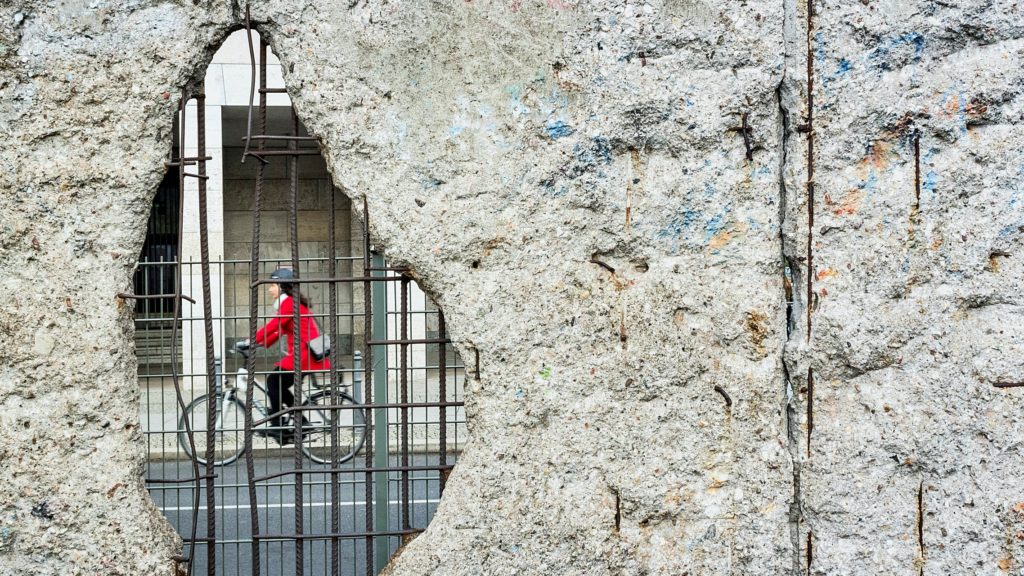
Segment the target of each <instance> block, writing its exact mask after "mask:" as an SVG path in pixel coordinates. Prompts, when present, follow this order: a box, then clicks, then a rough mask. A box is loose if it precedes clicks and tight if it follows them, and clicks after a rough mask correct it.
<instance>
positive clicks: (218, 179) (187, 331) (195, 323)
mask: <svg viewBox="0 0 1024 576" xmlns="http://www.w3.org/2000/svg"><path fill="white" fill-rule="evenodd" d="M208 88H212V87H211V86H208ZM216 93H217V90H213V91H212V94H211V95H213V98H216V96H215V94H216ZM208 98H209V97H208ZM205 110H206V155H207V156H212V157H213V158H212V160H209V161H207V163H206V172H207V175H208V176H209V180H207V183H206V210H207V217H206V221H207V230H208V233H209V244H208V249H209V254H210V261H211V263H213V264H211V266H210V299H211V308H212V310H213V316H214V318H218V317H223V316H224V313H223V312H224V290H223V282H222V278H223V271H222V270H221V266H220V265H218V264H216V262H219V261H221V260H223V259H224V217H223V214H224V165H223V142H222V137H221V134H222V128H221V107H220V105H219V102H218V101H217V100H214V103H213V104H211V103H209V101H208V103H207V105H206V106H205ZM185 122H186V135H185V154H186V155H187V156H197V155H198V143H197V141H196V130H195V126H196V104H195V102H194V101H193V102H191V103H190V104H189V105H188V106H187V107H186V109H185ZM185 170H186V171H187V172H189V173H195V172H196V167H195V166H186V167H185ZM183 197H184V201H183V203H182V211H183V216H184V221H183V223H182V246H181V255H180V257H181V262H182V266H181V274H182V277H181V285H182V290H183V291H184V293H185V294H187V295H189V296H191V297H192V298H193V299H195V301H196V303H195V304H189V303H188V302H186V303H185V306H184V307H183V308H182V314H181V316H182V334H181V345H182V374H184V375H185V378H184V381H185V382H186V384H191V385H192V386H194V387H197V388H201V387H203V386H205V380H204V379H203V376H205V374H206V335H205V333H204V328H203V277H202V269H201V267H200V261H201V256H200V242H199V181H198V180H197V179H196V178H185V190H184V194H183ZM223 329H224V326H223V322H222V321H215V322H214V324H213V345H214V354H215V355H216V356H219V357H221V358H223V354H224V350H223V348H224V346H223ZM190 375H191V376H190Z"/></svg>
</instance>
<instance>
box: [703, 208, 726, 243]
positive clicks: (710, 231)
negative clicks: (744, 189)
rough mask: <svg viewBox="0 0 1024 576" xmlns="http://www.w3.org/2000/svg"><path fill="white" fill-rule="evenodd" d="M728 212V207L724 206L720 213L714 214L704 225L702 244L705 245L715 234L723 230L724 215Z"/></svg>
mask: <svg viewBox="0 0 1024 576" xmlns="http://www.w3.org/2000/svg"><path fill="white" fill-rule="evenodd" d="M729 212H730V206H728V205H727V206H726V207H725V208H724V209H723V210H722V211H721V212H719V213H718V214H715V215H714V216H713V217H712V218H711V220H708V222H707V224H705V225H704V244H707V243H708V242H710V241H711V239H712V238H714V237H715V235H716V234H718V233H719V232H721V231H722V230H724V229H725V224H726V215H728V214H729Z"/></svg>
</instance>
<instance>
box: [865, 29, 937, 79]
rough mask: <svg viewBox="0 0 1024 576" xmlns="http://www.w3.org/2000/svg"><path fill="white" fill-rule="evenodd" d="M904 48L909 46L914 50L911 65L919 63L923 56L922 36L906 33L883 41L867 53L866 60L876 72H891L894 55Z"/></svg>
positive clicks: (916, 33) (915, 33)
mask: <svg viewBox="0 0 1024 576" xmlns="http://www.w3.org/2000/svg"><path fill="white" fill-rule="evenodd" d="M904 46H910V47H912V48H913V50H914V55H913V56H912V57H911V62H912V63H917V62H920V61H921V55H922V54H924V36H922V35H921V34H919V33H918V32H908V33H906V34H902V35H900V36H896V37H895V38H888V39H886V40H883V41H882V42H880V43H879V44H878V46H876V47H875V48H874V50H871V51H870V52H868V54H867V59H868V60H870V61H871V64H872V65H873V66H874V67H875V68H877V69H878V70H883V71H887V70H892V69H893V64H894V62H893V58H894V56H896V55H897V54H895V53H897V52H899V49H900V48H902V47H904Z"/></svg>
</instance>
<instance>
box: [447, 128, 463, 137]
mask: <svg viewBox="0 0 1024 576" xmlns="http://www.w3.org/2000/svg"><path fill="white" fill-rule="evenodd" d="M465 129H466V127H465V126H452V127H451V128H449V129H448V134H449V135H451V136H452V137H453V138H454V137H455V136H458V135H459V134H462V131H463V130H465Z"/></svg>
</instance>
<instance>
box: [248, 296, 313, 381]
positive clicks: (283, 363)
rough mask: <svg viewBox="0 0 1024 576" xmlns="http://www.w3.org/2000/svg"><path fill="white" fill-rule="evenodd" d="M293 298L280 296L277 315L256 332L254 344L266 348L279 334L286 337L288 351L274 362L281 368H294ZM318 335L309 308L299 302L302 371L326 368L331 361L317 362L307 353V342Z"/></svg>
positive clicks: (275, 340)
mask: <svg viewBox="0 0 1024 576" xmlns="http://www.w3.org/2000/svg"><path fill="white" fill-rule="evenodd" d="M293 300H294V299H293V298H292V297H291V296H286V297H284V298H282V299H281V304H280V306H279V307H278V310H277V316H275V317H273V318H271V319H270V321H269V322H267V324H266V325H265V326H264V327H263V328H260V329H259V330H258V331H257V332H256V344H259V345H261V346H263V347H266V348H269V347H270V346H272V345H273V344H274V342H277V340H278V339H279V338H280V337H281V336H285V337H286V338H288V353H287V354H286V355H285V356H284V357H283V358H281V359H280V360H278V361H277V364H275V366H277V367H278V368H281V369H282V370H294V369H295V357H294V356H293V355H292V351H293V350H294V344H295V343H294V340H295V328H294V324H293V322H292V321H293V316H292V315H293V314H294V313H295V309H294V307H293V306H294V304H292V301H293ZM319 335H320V331H319V330H317V327H316V323H315V322H313V315H312V313H311V312H310V311H309V308H306V307H305V306H303V305H302V304H301V303H300V304H299V339H300V341H301V346H299V354H300V355H301V356H302V370H303V371H306V370H327V369H329V368H330V367H331V362H330V360H328V359H327V358H324V359H323V360H321V361H319V362H317V361H316V360H314V359H313V357H312V356H311V355H310V353H309V346H308V345H307V344H308V343H309V341H310V340H312V339H313V338H316V337H317V336H319Z"/></svg>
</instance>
